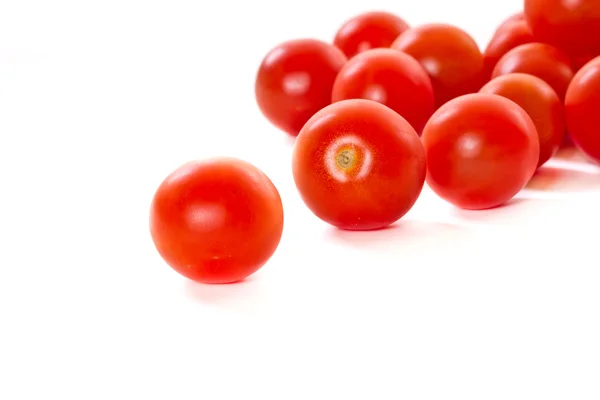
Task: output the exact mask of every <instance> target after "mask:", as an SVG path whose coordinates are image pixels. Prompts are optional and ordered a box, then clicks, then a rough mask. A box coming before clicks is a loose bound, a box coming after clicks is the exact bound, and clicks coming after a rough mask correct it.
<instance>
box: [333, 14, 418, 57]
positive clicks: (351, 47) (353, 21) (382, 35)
mask: <svg viewBox="0 0 600 400" xmlns="http://www.w3.org/2000/svg"><path fill="white" fill-rule="evenodd" d="M409 28H410V27H409V25H408V24H407V23H406V22H405V21H404V20H403V19H402V18H400V17H398V16H397V15H394V14H391V13H389V12H384V11H372V12H367V13H363V14H360V15H357V16H355V17H353V18H350V19H349V20H347V21H346V22H344V23H343V24H342V26H341V27H340V28H339V29H338V31H337V33H336V34H335V38H334V39H333V44H334V45H335V46H336V47H337V48H339V49H340V50H342V51H343V52H344V54H345V55H346V56H347V57H348V58H352V57H354V56H355V55H356V54H359V53H361V52H363V51H367V50H371V49H376V48H385V47H390V46H391V44H392V43H393V42H394V40H396V38H397V37H398V36H400V34H402V33H403V32H404V31H406V30H407V29H409Z"/></svg>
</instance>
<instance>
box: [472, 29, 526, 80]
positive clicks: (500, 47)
mask: <svg viewBox="0 0 600 400" xmlns="http://www.w3.org/2000/svg"><path fill="white" fill-rule="evenodd" d="M533 42H535V39H534V38H533V33H532V32H531V29H530V28H529V25H528V24H527V21H525V19H523V18H514V19H511V20H509V21H506V22H504V23H503V24H502V25H501V26H500V28H498V30H497V31H496V33H495V34H494V36H493V37H492V40H490V42H489V44H488V45H487V47H486V49H485V51H484V52H483V57H484V60H483V61H484V64H485V76H486V78H488V79H489V78H490V77H491V76H492V71H493V70H494V67H495V66H496V64H497V63H498V61H499V60H500V59H501V58H502V56H503V55H505V54H506V53H507V52H508V51H510V50H512V49H514V48H515V47H517V46H520V45H522V44H526V43H533Z"/></svg>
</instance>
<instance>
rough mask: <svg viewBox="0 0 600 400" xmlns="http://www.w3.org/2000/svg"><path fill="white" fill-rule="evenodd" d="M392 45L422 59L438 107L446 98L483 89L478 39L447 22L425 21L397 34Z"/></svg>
mask: <svg viewBox="0 0 600 400" xmlns="http://www.w3.org/2000/svg"><path fill="white" fill-rule="evenodd" d="M392 48H393V49H396V50H400V51H403V52H405V53H407V54H408V55H410V56H412V57H414V58H416V59H417V61H419V62H420V63H421V65H422V66H423V67H424V68H425V70H426V71H427V73H428V74H429V76H430V78H431V83H432V84H433V90H434V95H435V101H436V108H438V107H440V106H441V105H442V104H444V103H446V102H447V101H449V100H451V99H453V98H455V97H458V96H461V95H464V94H467V93H474V92H477V91H478V90H479V89H481V86H483V84H484V79H485V76H484V73H485V72H484V70H483V54H482V53H481V50H480V49H479V47H478V45H477V43H476V42H475V40H474V39H473V38H472V37H471V36H470V35H469V34H468V33H466V32H464V31H463V30H462V29H460V28H457V27H455V26H452V25H448V24H426V25H421V26H417V27H414V28H411V29H409V30H407V31H406V32H404V33H403V34H402V35H400V36H399V37H398V39H396V40H395V41H394V43H393V44H392Z"/></svg>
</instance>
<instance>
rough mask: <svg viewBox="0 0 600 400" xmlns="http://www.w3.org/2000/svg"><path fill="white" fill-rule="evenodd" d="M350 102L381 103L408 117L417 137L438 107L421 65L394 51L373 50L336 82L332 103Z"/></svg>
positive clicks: (353, 61) (350, 63) (357, 59)
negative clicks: (369, 101) (364, 100)
mask: <svg viewBox="0 0 600 400" xmlns="http://www.w3.org/2000/svg"><path fill="white" fill-rule="evenodd" d="M348 99H366V100H373V101H377V102H380V103H382V104H384V105H386V106H388V107H389V108H391V109H392V110H394V111H396V112H397V113H398V114H400V115H401V116H402V117H404V118H405V119H406V120H407V121H408V122H409V123H410V124H411V125H412V126H413V128H414V129H415V130H416V131H417V133H420V132H421V131H422V130H423V127H424V126H425V123H426V122H427V120H428V119H429V117H431V115H432V114H433V111H434V104H435V101H434V97H433V86H432V85H431V80H430V79H429V75H427V72H426V71H425V70H424V69H423V67H422V66H421V64H419V62H418V61H417V60H415V59H414V58H412V57H411V56H409V55H408V54H405V53H402V52H399V51H396V50H392V49H374V50H369V51H366V52H363V53H361V54H359V55H357V56H355V57H354V58H352V59H351V60H350V61H348V63H347V64H346V65H345V66H344V67H343V68H342V70H341V71H340V73H339V74H338V76H337V78H336V80H335V83H334V85H333V93H332V101H333V102H334V103H335V102H338V101H341V100H348Z"/></svg>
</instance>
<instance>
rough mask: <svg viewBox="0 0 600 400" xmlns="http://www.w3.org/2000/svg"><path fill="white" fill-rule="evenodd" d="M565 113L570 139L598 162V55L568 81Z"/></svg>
mask: <svg viewBox="0 0 600 400" xmlns="http://www.w3.org/2000/svg"><path fill="white" fill-rule="evenodd" d="M565 113H566V116H567V126H568V128H569V134H570V136H571V140H572V141H573V143H574V144H575V145H576V146H577V147H578V148H579V149H580V150H581V151H582V152H583V153H584V154H586V155H587V156H588V157H589V158H590V159H592V160H593V161H595V162H597V163H600V57H597V58H595V59H593V60H592V61H590V62H589V63H588V64H587V65H585V66H584V67H583V68H582V69H580V70H579V72H577V74H576V75H575V77H574V78H573V80H572V81H571V85H569V89H568V90H567V96H566V99H565Z"/></svg>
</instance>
